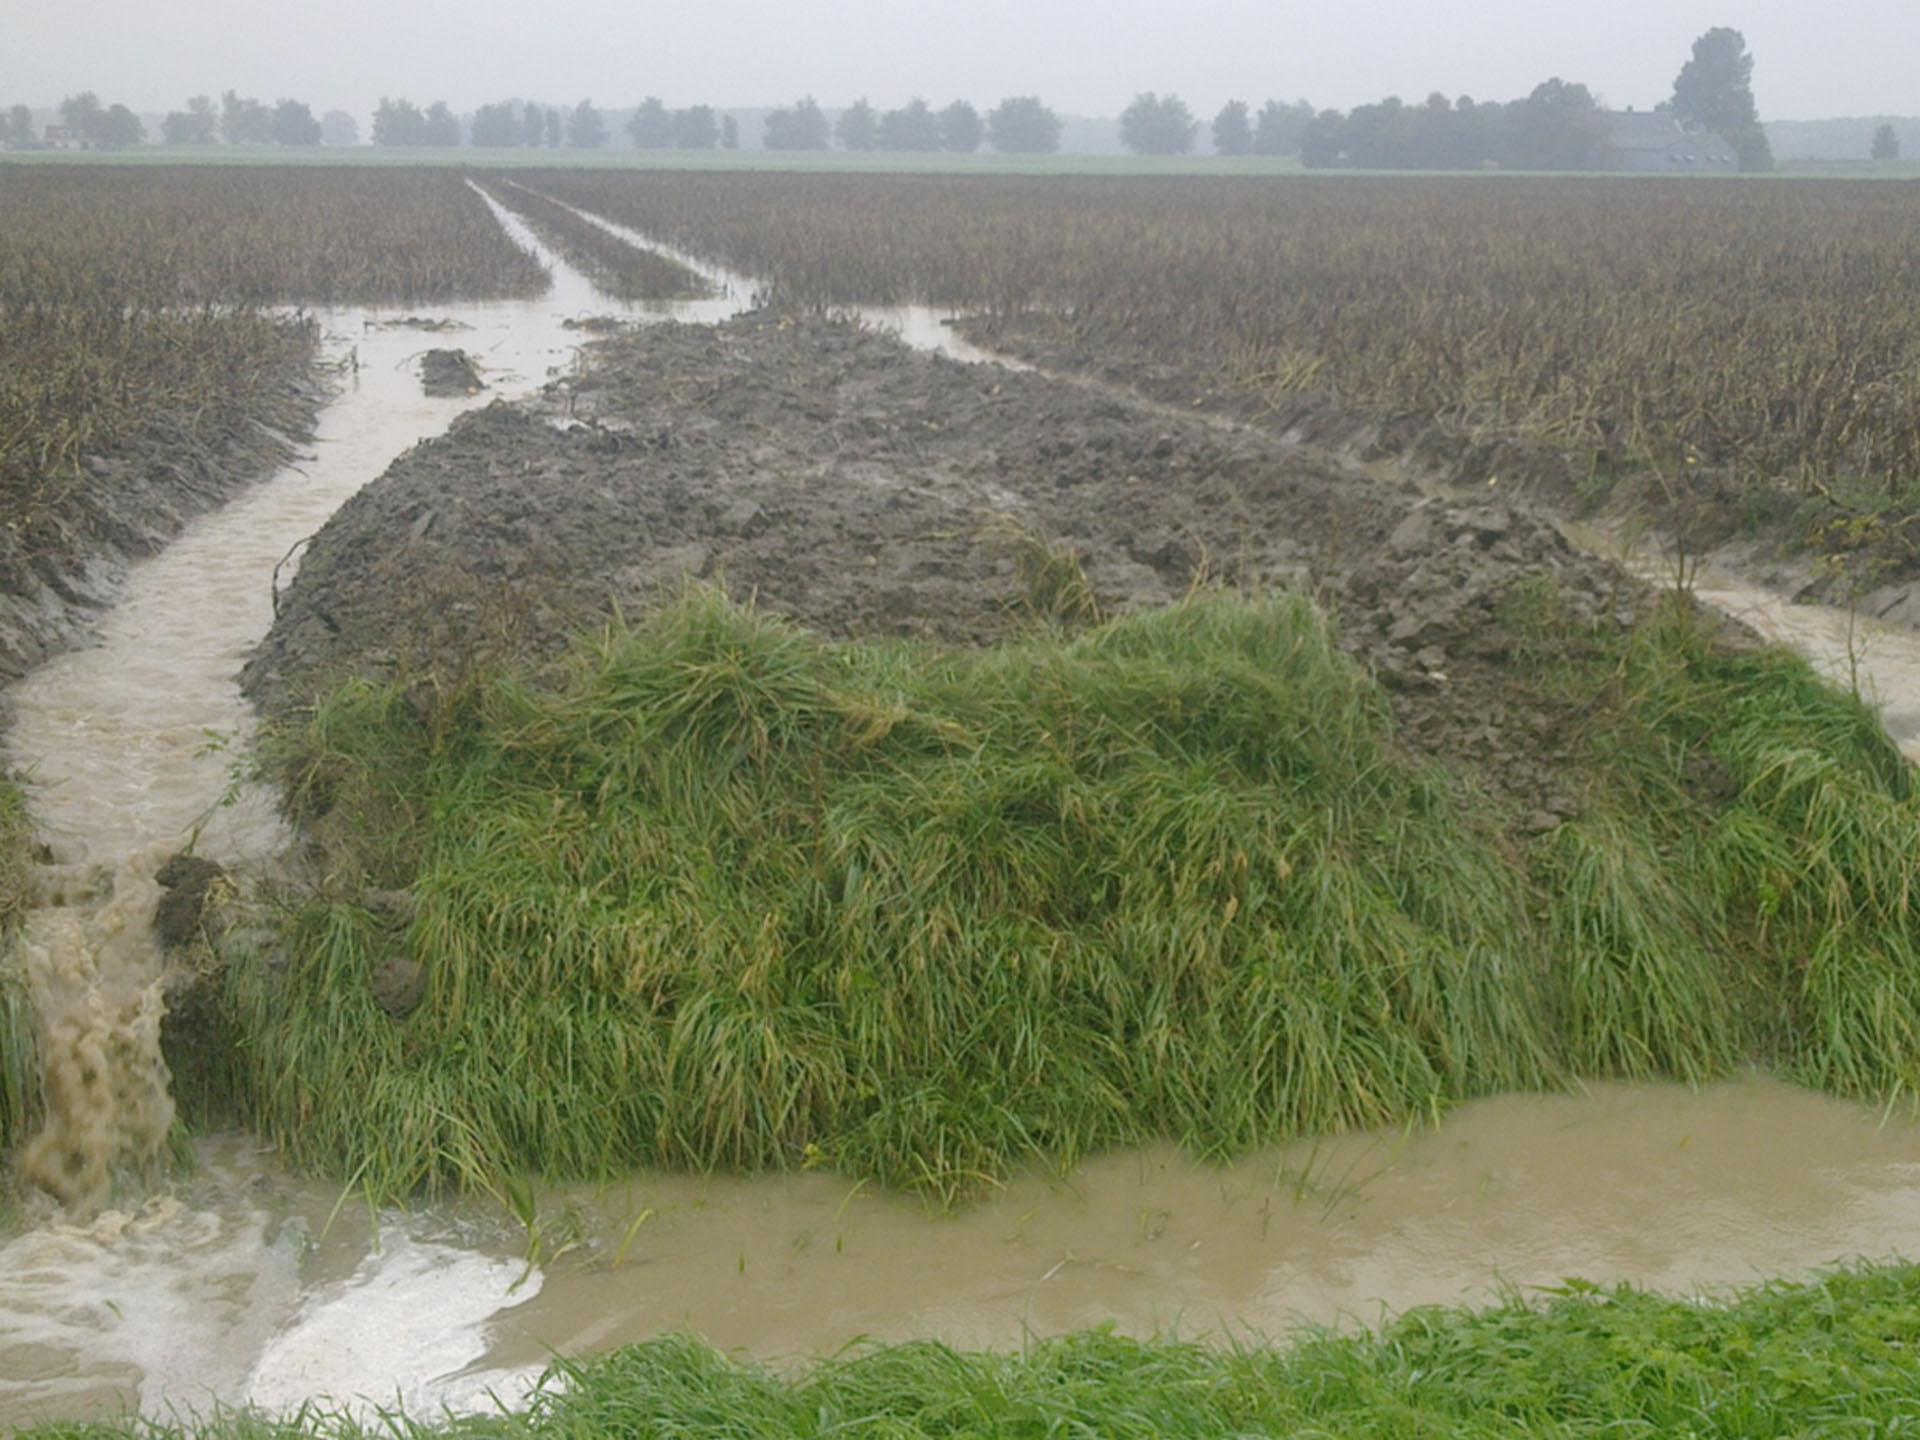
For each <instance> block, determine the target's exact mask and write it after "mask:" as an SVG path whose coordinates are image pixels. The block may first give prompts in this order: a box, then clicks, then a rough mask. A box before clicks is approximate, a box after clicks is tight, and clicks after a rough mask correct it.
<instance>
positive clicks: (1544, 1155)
mask: <svg viewBox="0 0 1920 1440" xmlns="http://www.w3.org/2000/svg"><path fill="white" fill-rule="evenodd" d="M201 1148H202V1154H203V1168H202V1172H201V1176H200V1178H199V1179H197V1180H196V1181H194V1182H193V1183H191V1184H190V1185H188V1186H187V1187H186V1189H185V1192H184V1194H183V1196H182V1198H181V1199H180V1200H171V1199H162V1200H156V1201H153V1202H150V1203H149V1205H148V1206H147V1207H146V1208H145V1209H144V1210H143V1211H142V1212H141V1213H140V1214H139V1215H136V1216H133V1217H130V1218H129V1217H115V1216H108V1217H103V1219H102V1220H101V1221H99V1222H96V1224H95V1225H94V1226H93V1227H90V1228H87V1229H75V1228H72V1227H65V1228H63V1227H49V1228H46V1229H41V1230H36V1231H33V1232H30V1233H29V1234H27V1235H24V1236H22V1237H20V1238H19V1239H17V1240H15V1241H13V1242H11V1243H10V1244H9V1245H8V1246H7V1247H6V1248H5V1249H4V1250H3V1251H0V1427H4V1426H6V1425H9V1424H18V1423H23V1422H24V1421H26V1420H27V1419H30V1418H45V1417H50V1416H65V1417H80V1416H89V1415H99V1414H104V1413H112V1412H114V1411H115V1410H117V1409H118V1408H120V1407H121V1406H125V1405H134V1404H137V1405H139V1406H140V1407H141V1408H142V1409H143V1410H146V1411H147V1412H149V1413H152V1412H153V1411H154V1410H155V1409H156V1408H164V1407H165V1406H167V1405H181V1404H186V1405H192V1406H195V1407H198V1408H201V1409H204V1408H206V1407H207V1406H208V1405H209V1404H210V1403H212V1402H213V1401H216V1400H218V1401H222V1402H226V1403H239V1402H242V1401H247V1400H251V1401H252V1402H254V1403H256V1404H258V1405H261V1406H262V1407H264V1408H267V1409H271V1410H276V1411H284V1410H287V1409H291V1408H294V1407H295V1406H297V1404H298V1403H299V1401H300V1400H303V1399H307V1398H310V1397H312V1396H316V1395H328V1396H331V1397H334V1399H335V1400H336V1401H340V1402H345V1401H348V1400H350V1399H351V1397H354V1396H364V1397H366V1400H365V1403H364V1404H362V1405H361V1407H360V1408H361V1410H362V1412H363V1413H368V1414H370V1413H371V1407H372V1406H373V1405H376V1404H391V1403H392V1402H393V1400H394V1399H395V1398H396V1396H397V1397H399V1398H401V1399H402V1400H404V1401H405V1403H406V1404H407V1406H408V1407H409V1408H410V1409H411V1410H412V1411H413V1413H416V1414H419V1413H424V1412H437V1411H438V1410H439V1409H440V1408H442V1407H443V1406H444V1407H447V1408H450V1409H452V1410H455V1411H471V1410H485V1409H487V1408H489V1407H490V1406H491V1404H492V1403H493V1401H492V1398H491V1397H493V1396H498V1397H499V1398H501V1399H506V1400H511V1399H513V1398H515V1397H518V1396H522V1395H524V1394H525V1393H526V1390H527V1388H528V1387H530V1386H531V1385H532V1383H533V1382H534V1380H535V1379H536V1378H537V1376H538V1374H539V1373H540V1371H541V1369H542V1368H543V1367H544V1366H545V1364H546V1362H547V1360H548V1358H549V1357H550V1356H551V1355H552V1354H554V1353H555V1352H559V1353H564V1354H576V1355H577V1354H583V1353H591V1352H593V1351H597V1350H604V1349H606V1348H609V1347H611V1346H614V1345H618V1344H621V1343H624V1342H627V1341H632V1340H639V1339H644V1338H647V1337H649V1336H653V1335H657V1334H660V1333H661V1332H663V1331H666V1330H681V1331H689V1332H691V1333H694V1334H696V1335H699V1336H701V1337H703V1338H704V1339H706V1340H707V1341H709V1342H711V1343H712V1344H714V1345H716V1346H719V1347H722V1348H724V1349H744V1350H746V1351H750V1352H752V1353H754V1354H757V1355H761V1356H765V1357H780V1356H793V1355H819V1354H825V1353H830V1352H832V1351H833V1350H835V1349H837V1348H838V1347H840V1346H841V1345H843V1344H845V1343H846V1342H848V1341H850V1340H852V1339H854V1338H856V1337H859V1336H872V1337H876V1338H880V1339H887V1340H900V1339H906V1338H908V1337H921V1338H937V1339H940V1340H943V1341H946V1342H947V1343H949V1344H952V1345H956V1346H959V1347H963V1348H968V1347H980V1346H994V1347H999V1348H1008V1347H1016V1346H1018V1345H1019V1344H1020V1343H1021V1342H1022V1340H1023V1339H1024V1338H1025V1337H1026V1336H1028V1335H1030V1334H1034V1335H1048V1334H1054V1333H1057V1332H1060V1331H1063V1330H1067V1329H1072V1328H1078V1327H1084V1326H1089V1325H1097V1324H1103V1323H1108V1322H1111V1323H1113V1324H1114V1325H1115V1327H1116V1328H1118V1329H1120V1330H1122V1331H1124V1332H1126V1333H1130V1334H1139V1335H1147V1334H1152V1333H1155V1332H1156V1331H1164V1330H1168V1329H1177V1330H1178V1331H1179V1333H1181V1334H1183V1335H1186V1336H1189V1337H1194V1336H1199V1335H1203V1334H1207V1335H1214V1336H1227V1335H1239V1336H1242V1337H1244V1336H1245V1335H1246V1334H1247V1333H1248V1332H1250V1331H1251V1332H1258V1333H1261V1334H1266V1335H1281V1334H1284V1333H1285V1332H1286V1331H1288V1330H1289V1329H1290V1328H1292V1327H1293V1326H1295V1325H1296V1324H1298V1323H1300V1322H1302V1321H1309V1322H1314V1323H1321V1324H1340V1323H1347V1322H1350V1321H1355V1320H1358V1321H1363V1322H1368V1323H1374V1322H1377V1321H1378V1320H1379V1319H1380V1318H1381V1315H1382V1313H1383V1311H1392V1312H1398V1311H1402V1310H1405V1309H1407V1308H1409V1307H1411V1306H1415V1305H1422V1304H1428V1303H1461V1302H1468V1303H1481V1302H1486V1301H1490V1300H1492V1299H1493V1298H1495V1297H1496V1296H1497V1295H1498V1294H1499V1293H1500V1292H1501V1290H1502V1288H1503V1287H1510V1286H1518V1287H1521V1288H1522V1289H1523V1290H1524V1289H1526V1288H1528V1287H1533V1286H1552V1285H1558V1284H1559V1283H1561V1281H1562V1280H1563V1279H1564V1278H1566V1277H1569V1276H1579V1277H1584V1278H1590V1279H1595V1280H1602V1281H1606V1280H1622V1279H1624V1280H1632V1281H1634V1282H1636V1283H1638V1284H1641V1285H1645V1286H1650V1287H1655V1288H1658V1289H1661V1290H1665V1291H1669V1292H1673V1293H1691V1292H1694V1291H1696V1290H1699V1289H1702V1288H1705V1289H1713V1288H1719V1287H1726V1286H1731V1285H1740V1284H1749V1283H1753V1282H1756V1281H1758V1280H1761V1279H1763V1278H1769V1277H1773V1276H1779V1275H1791V1274H1795V1273H1802V1272H1805V1271H1807V1270H1809V1269H1812V1268H1815V1267H1818V1266H1820V1265H1823V1264H1826V1263H1829V1262H1831V1261H1834V1260H1838V1259H1841V1258H1846V1257H1852V1256H1862V1255H1863V1256H1868V1257H1874V1258H1884V1257H1887V1256H1889V1255H1892V1254H1895V1253H1906V1254H1914V1253H1920V1127H1917V1126H1915V1125H1913V1124H1911V1123H1908V1122H1907V1121H1905V1120H1898V1121H1889V1122H1886V1123H1882V1121H1881V1119H1880V1117H1878V1116H1876V1115H1875V1114H1873V1113H1872V1112H1870V1111H1867V1110H1864V1109H1861V1108H1859V1107H1857V1106H1852V1105H1848V1104H1846V1103H1843V1102H1840V1101H1836V1100H1831V1099H1827V1098H1824V1097H1821V1096H1817V1095H1811V1094H1808V1093H1805V1092H1802V1091H1798V1090H1795V1089H1793V1088H1791V1087H1789V1086H1786V1085H1782V1084H1779V1083H1778V1082H1775V1081H1770V1080H1765V1079H1761V1078H1757V1077H1749V1078H1745V1079H1742V1080H1739V1081H1736V1082H1731V1083H1728V1084H1723V1085H1717V1086H1713V1087H1710V1088H1707V1089H1705V1090H1701V1091H1697V1092H1696V1091H1689V1090H1687V1089H1685V1088H1683V1087H1679V1086H1650V1085H1634V1086H1629V1085H1607V1086H1600V1087H1596V1088H1595V1089H1594V1090H1593V1091H1591V1092H1590V1093H1588V1094H1585V1095H1578V1096H1509V1097H1504V1098H1501V1099H1496V1100H1489V1101H1483V1102H1480V1103H1477V1104H1473V1105H1469V1106H1465V1107H1463V1108H1461V1109H1460V1110H1458V1111H1456V1112H1454V1113H1453V1114H1451V1115H1449V1116H1448V1117H1447V1118H1446V1120H1445V1122H1444V1123H1443V1124H1442V1125H1441V1126H1440V1128H1438V1129H1437V1130H1427V1131H1420V1132H1414V1133H1394V1134H1389V1135H1360V1136H1348V1137H1342V1138H1338V1139H1334V1140H1330V1141H1323V1142H1320V1143H1318V1144H1301V1145H1297V1146H1294V1147H1291V1148H1289V1149H1287V1150H1284V1151H1280V1152H1275V1153H1270V1154H1266V1155H1261V1156H1256V1157H1251V1158H1248V1159H1246V1160H1243V1161H1241V1162H1239V1163H1237V1164H1235V1165H1232V1166H1228V1167H1225V1168H1214V1167H1204V1166H1197V1165H1194V1164H1191V1163H1189V1162H1188V1161H1186V1160H1184V1159H1182V1158H1181V1157H1180V1156H1179V1155H1177V1154H1176V1153H1175V1152H1173V1151H1172V1150H1171V1149H1168V1148H1165V1147H1162V1148H1157V1149H1152V1150H1145V1151H1134V1152H1128V1153H1124V1154H1116V1155H1110V1156H1106V1157H1103V1158H1101V1159H1098V1160H1096V1161H1094V1162H1092V1163H1090V1164H1087V1165H1085V1166H1082V1167H1081V1168H1080V1169H1079V1170H1077V1171H1075V1172H1074V1173H1073V1174H1072V1175H1071V1176H1070V1177H1068V1178H1066V1179H1065V1180H1047V1179H1044V1178H1040V1177H1031V1176H1030V1177H1026V1178H1022V1179H1018V1180H1016V1181H1014V1182H1012V1183H1011V1184H1009V1185H1008V1186H1007V1187H1006V1188H1005V1189H1004V1190H1003V1191H1000V1192H998V1193H996V1194H995V1195H993V1196H992V1197H991V1198H989V1199H988V1200H987V1201H986V1202H985V1203H982V1204H980V1205H977V1206H975V1207H973V1208H970V1209H967V1210H964V1211H960V1212H958V1213H954V1214H947V1215H942V1214H935V1213H930V1212H929V1211H927V1210H926V1209H925V1208H923V1207H922V1206H921V1205H919V1204H918V1203H916V1202H915V1201H913V1200H911V1199H908V1198H905V1197H902V1196H899V1195H893V1194H886V1193H882V1192H878V1191H876V1190H874V1189H873V1188H872V1187H869V1186H866V1185H860V1184H851V1183H849V1182H847V1181H846V1180H844V1179H840V1178H838V1177H834V1176H830V1175H820V1174H806V1175H790V1176H771V1177H759V1178H742V1177H722V1176H716V1177H709V1178H698V1177H688V1176H646V1175H641V1176H635V1177H633V1178H631V1179H630V1180H628V1181H626V1182H623V1183H621V1184H618V1185H611V1186H601V1187H576V1188H573V1189H570V1190H559V1191H553V1192H548V1193H543V1194H542V1196H541V1197H540V1205H541V1225H542V1230H543V1235H544V1237H545V1240H546V1244H547V1247H548V1252H549V1253H550V1254H554V1255H555V1256H556V1258H553V1259H550V1260H549V1261H548V1263H547V1264H546V1265H545V1266H544V1267H543V1268H540V1269H535V1270H532V1271H530V1272H529V1271H528V1270H527V1268H526V1266H525V1264H524V1260H523V1255H524V1245H525V1237H524V1235H523V1234H522V1233H521V1232H520V1231H519V1229H518V1227H516V1226H512V1225H510V1224H508V1223H507V1222H506V1221H504V1220H503V1219H502V1218H501V1217H500V1216H499V1215H498V1213H497V1212H491V1213H483V1212H481V1211H480V1210H478V1209H462V1208H461V1207H449V1208H445V1209H441V1210H436V1211H426V1212H422V1213H420V1214H417V1215H413V1216H400V1215H395V1214H387V1215H382V1216H379V1217H377V1228H378V1233H379V1235H380V1237H381V1239H380V1245H379V1248H378V1249H377V1250H375V1249H374V1247H373V1245H372V1243H371V1236H372V1235H373V1233H374V1231H375V1222H374V1221H373V1220H370V1219H369V1217H368V1216H367V1215H366V1213H365V1212H364V1211H363V1210H358V1209H356V1208H355V1207H354V1206H353V1205H352V1204H347V1205H345V1206H342V1207H339V1208H338V1211H337V1213H336V1205H335V1200H336V1197H335V1195H334V1193H333V1192H332V1191H330V1190H329V1189H328V1188H327V1187H324V1186H321V1185H316V1184H314V1183H312V1182H307V1181H301V1180H298V1179H294V1178H291V1177H288V1176H285V1175H283V1174H280V1173H279V1172H278V1171H277V1170H275V1169H274V1168H273V1166H272V1163H271V1160H270V1157H264V1156H260V1155H257V1154H255V1153H254V1152H253V1151H252V1150H251V1149H250V1148H249V1147H248V1146H247V1144H246V1143H245V1142H244V1141H241V1140H239V1139H235V1138H227V1139H222V1140H216V1141H208V1142H205V1143H203V1145H202V1147H201ZM330 1217H331V1218H332V1228H331V1229H328V1228H327V1227H328V1221H329V1218H330ZM636 1222H637V1223H636ZM323 1232H324V1234H325V1237H326V1238H325V1240H324V1243H321V1244H318V1245H312V1244H310V1243H309V1240H310V1237H312V1236H314V1235H319V1234H322V1233H323ZM303 1255H304V1259H303V1258H302V1257H303ZM616 1262H617V1263H616ZM523 1277H524V1279H523ZM516 1281H518V1282H520V1283H519V1284H518V1285H517V1287H516Z"/></svg>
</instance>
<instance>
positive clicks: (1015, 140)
mask: <svg viewBox="0 0 1920 1440" xmlns="http://www.w3.org/2000/svg"><path fill="white" fill-rule="evenodd" d="M1060 129H1061V120H1060V117H1059V116H1058V115H1056V114H1054V113H1053V111H1051V110H1049V109H1048V108H1047V107H1046V106H1045V105H1042V104H1041V103H1040V97H1039V96H1038V95H1015V96H1013V97H1011V98H1010V99H1006V100H1002V101H1001V102H1000V103H999V104H998V105H996V106H994V107H993V109H991V110H989V111H988V112H987V143H988V144H989V145H991V146H993V148H994V149H996V150H998V151H999V152H1000V153H1001V154H1002V155H1051V154H1053V152H1054V151H1056V150H1058V149H1059V148H1060Z"/></svg>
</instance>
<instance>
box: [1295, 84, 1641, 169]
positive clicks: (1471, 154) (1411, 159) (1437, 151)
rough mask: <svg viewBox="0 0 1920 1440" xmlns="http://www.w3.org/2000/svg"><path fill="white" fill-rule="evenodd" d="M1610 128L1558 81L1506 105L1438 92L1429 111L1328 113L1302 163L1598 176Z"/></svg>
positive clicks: (1586, 96) (1601, 114)
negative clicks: (1575, 172)
mask: <svg viewBox="0 0 1920 1440" xmlns="http://www.w3.org/2000/svg"><path fill="white" fill-rule="evenodd" d="M1610 128H1611V122H1610V121H1609V120H1608V118H1607V112H1606V111H1605V110H1603V109H1601V107H1600V103H1599V102H1598V101H1597V100H1595V99H1594V98H1593V95H1592V93H1591V92H1590V91H1589V90H1588V89H1587V87H1586V86H1584V85H1576V84H1568V83H1567V82H1566V81H1564V80H1561V79H1558V78H1555V79H1552V80H1548V81H1546V82H1545V83H1544V84H1541V85H1537V86H1535V87H1534V90H1533V93H1532V94H1531V95H1529V96H1527V98H1526V99H1524V100H1515V101H1512V102H1510V103H1505V104H1503V103H1501V102H1499V101H1487V102H1479V103H1476V102H1475V101H1474V100H1473V99H1472V98H1471V97H1470V96H1466V95H1462V96H1461V97H1460V98H1459V99H1458V100H1449V99H1447V97H1446V96H1445V95H1442V94H1440V93H1439V92H1438V91H1436V92H1434V93H1433V94H1432V95H1429V96H1428V97H1427V101H1426V103H1425V104H1424V105H1408V104H1406V103H1404V102H1403V101H1401V100H1400V99H1399V98H1398V97H1390V98H1388V99H1386V100H1382V101H1379V102H1378V103H1376V104H1373V105H1360V106H1357V107H1355V108H1354V109H1353V110H1352V111H1350V112H1348V113H1347V114H1345V115H1342V114H1341V113H1340V112H1339V111H1338V110H1323V111H1321V112H1320V113H1319V114H1318V115H1316V116H1314V117H1313V119H1312V120H1311V121H1309V122H1308V123H1307V124H1306V126H1305V128H1304V130H1303V132H1302V135H1301V138H1300V157H1301V159H1302V160H1303V161H1305V162H1306V164H1308V165H1309V166H1313V167H1316V168H1318V167H1324V166H1333V165H1338V166H1342V167H1345V168H1351V169H1361V170H1370V169H1380V170H1472V169H1478V168H1481V167H1496V166H1497V167H1499V168H1501V169H1513V170H1593V169H1598V168H1600V167H1601V166H1602V165H1603V164H1604V163H1605V160H1606V154H1607V136H1608V133H1609V130H1610Z"/></svg>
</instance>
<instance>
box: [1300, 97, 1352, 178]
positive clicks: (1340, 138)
mask: <svg viewBox="0 0 1920 1440" xmlns="http://www.w3.org/2000/svg"><path fill="white" fill-rule="evenodd" d="M1346 153H1347V117H1346V116H1344V115H1342V114H1341V113H1340V112H1339V111H1338V110H1322V111H1321V112H1320V113H1319V114H1318V115H1316V116H1314V117H1313V119H1311V120H1309V121H1308V122H1307V123H1306V125H1305V126H1304V127H1303V128H1302V129H1301V131H1300V160H1301V163H1303V164H1305V165H1306V166H1308V167H1309V168H1311V169H1315V170H1321V169H1325V168H1326V167H1327V166H1329V165H1338V164H1339V163H1340V161H1341V160H1342V159H1343V158H1345V156H1346Z"/></svg>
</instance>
